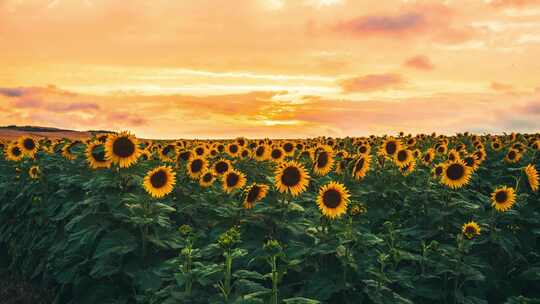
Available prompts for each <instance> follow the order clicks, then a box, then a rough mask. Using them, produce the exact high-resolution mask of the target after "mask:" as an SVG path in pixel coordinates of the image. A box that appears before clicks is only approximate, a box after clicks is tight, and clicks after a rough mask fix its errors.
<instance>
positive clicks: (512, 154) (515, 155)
mask: <svg viewBox="0 0 540 304" xmlns="http://www.w3.org/2000/svg"><path fill="white" fill-rule="evenodd" d="M520 159H521V153H520V152H519V151H518V150H516V149H513V148H511V149H510V150H508V153H506V156H505V157H504V160H505V161H506V162H507V163H510V164H514V163H517V162H519V160H520Z"/></svg>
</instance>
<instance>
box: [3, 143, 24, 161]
mask: <svg viewBox="0 0 540 304" xmlns="http://www.w3.org/2000/svg"><path fill="white" fill-rule="evenodd" d="M4 154H5V155H6V159H7V160H10V161H16V162H17V161H20V160H21V159H23V157H24V154H23V152H22V149H21V147H20V146H19V144H18V143H11V144H9V145H8V146H7V147H6V149H5V152H4Z"/></svg>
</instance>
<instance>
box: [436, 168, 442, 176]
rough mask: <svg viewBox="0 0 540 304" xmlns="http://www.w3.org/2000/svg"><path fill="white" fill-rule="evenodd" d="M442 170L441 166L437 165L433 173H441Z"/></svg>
mask: <svg viewBox="0 0 540 304" xmlns="http://www.w3.org/2000/svg"><path fill="white" fill-rule="evenodd" d="M442 171H443V168H442V167H437V168H435V174H436V175H441V174H442Z"/></svg>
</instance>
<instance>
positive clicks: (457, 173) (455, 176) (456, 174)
mask: <svg viewBox="0 0 540 304" xmlns="http://www.w3.org/2000/svg"><path fill="white" fill-rule="evenodd" d="M464 175H465V168H464V167H463V166H462V165H460V164H451V165H450V166H448V167H447V168H446V176H447V177H448V178H449V179H451V180H459V179H460V178H462V177H463V176H464Z"/></svg>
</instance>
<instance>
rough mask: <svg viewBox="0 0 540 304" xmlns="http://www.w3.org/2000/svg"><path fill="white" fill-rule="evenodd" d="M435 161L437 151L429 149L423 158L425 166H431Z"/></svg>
mask: <svg viewBox="0 0 540 304" xmlns="http://www.w3.org/2000/svg"><path fill="white" fill-rule="evenodd" d="M433 159H435V149H433V148H429V149H428V150H427V151H426V153H424V155H423V156H422V162H423V163H424V164H425V165H429V164H431V163H432V162H433Z"/></svg>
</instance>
